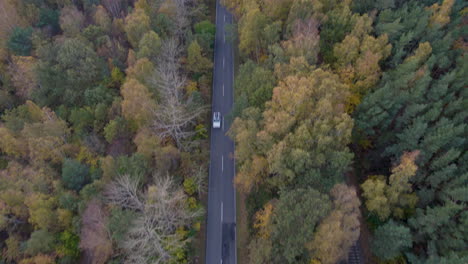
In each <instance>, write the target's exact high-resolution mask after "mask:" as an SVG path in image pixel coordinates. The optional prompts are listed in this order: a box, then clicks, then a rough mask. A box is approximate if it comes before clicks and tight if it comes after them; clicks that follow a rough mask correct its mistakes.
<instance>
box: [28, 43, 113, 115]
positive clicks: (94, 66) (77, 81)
mask: <svg viewBox="0 0 468 264" xmlns="http://www.w3.org/2000/svg"><path fill="white" fill-rule="evenodd" d="M39 54H40V57H41V62H40V63H39V66H38V77H39V81H40V83H41V85H40V88H39V89H37V90H36V91H34V92H33V97H34V98H35V99H36V100H37V101H38V102H39V103H40V104H42V105H49V106H56V105H59V104H61V103H63V104H66V105H68V106H75V105H81V104H82V102H83V101H84V100H83V99H84V95H85V92H86V90H87V89H89V88H92V87H94V85H95V84H96V83H97V81H98V79H99V78H102V77H103V76H104V74H105V70H104V66H105V65H104V64H103V61H102V60H101V59H100V58H99V57H98V56H97V54H96V53H95V52H94V50H93V49H92V47H91V46H90V45H89V43H87V42H85V41H83V40H81V39H78V38H75V39H65V41H63V43H60V44H59V43H56V44H54V45H52V46H44V47H42V49H41V50H39Z"/></svg>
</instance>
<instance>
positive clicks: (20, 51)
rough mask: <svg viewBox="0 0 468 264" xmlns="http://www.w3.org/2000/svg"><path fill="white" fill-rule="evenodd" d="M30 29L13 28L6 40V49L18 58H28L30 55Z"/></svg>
mask: <svg viewBox="0 0 468 264" xmlns="http://www.w3.org/2000/svg"><path fill="white" fill-rule="evenodd" d="M32 32H33V30H32V28H30V27H29V28H21V27H15V28H14V29H13V31H12V33H11V35H10V38H9V39H8V48H9V49H10V50H11V51H12V52H13V54H15V55H18V56H29V55H30V54H31V49H32V42H31V35H32Z"/></svg>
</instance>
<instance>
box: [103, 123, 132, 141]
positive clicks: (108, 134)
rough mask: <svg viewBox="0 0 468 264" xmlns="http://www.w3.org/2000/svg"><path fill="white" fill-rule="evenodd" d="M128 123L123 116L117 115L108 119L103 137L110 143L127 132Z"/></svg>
mask: <svg viewBox="0 0 468 264" xmlns="http://www.w3.org/2000/svg"><path fill="white" fill-rule="evenodd" d="M128 130H129V128H128V124H127V121H126V120H125V118H122V117H118V118H116V119H113V120H111V121H109V123H108V124H107V125H106V126H105V127H104V138H105V139H106V140H107V142H109V143H111V142H112V141H114V140H115V139H117V138H118V137H121V136H125V134H127V133H128Z"/></svg>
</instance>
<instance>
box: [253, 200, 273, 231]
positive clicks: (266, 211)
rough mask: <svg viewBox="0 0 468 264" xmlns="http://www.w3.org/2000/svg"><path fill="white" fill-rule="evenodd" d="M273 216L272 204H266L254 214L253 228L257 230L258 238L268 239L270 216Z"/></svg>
mask: <svg viewBox="0 0 468 264" xmlns="http://www.w3.org/2000/svg"><path fill="white" fill-rule="evenodd" d="M272 215H273V204H272V203H271V202H270V203H267V204H266V205H265V206H264V207H263V209H261V210H259V211H257V212H256V213H255V216H254V218H255V220H254V224H253V226H254V228H256V229H257V230H258V236H259V237H261V238H263V239H266V238H269V237H270V229H269V227H270V224H271V216H272Z"/></svg>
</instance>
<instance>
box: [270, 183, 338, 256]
mask: <svg viewBox="0 0 468 264" xmlns="http://www.w3.org/2000/svg"><path fill="white" fill-rule="evenodd" d="M330 208H331V205H330V201H329V199H328V197H327V196H326V195H323V194H320V193H319V192H318V191H316V190H314V189H312V188H308V189H301V188H298V189H295V190H292V191H287V192H284V193H283V194H282V195H281V196H280V198H279V200H278V204H277V206H276V208H275V211H274V215H273V216H272V220H271V225H272V230H271V241H272V259H273V260H274V262H277V263H279V262H283V263H296V262H297V260H298V259H301V258H304V256H303V254H304V249H305V244H306V242H307V241H308V240H309V239H310V237H312V235H313V233H314V230H315V229H316V227H317V225H318V223H319V222H320V220H321V219H322V218H323V217H325V216H326V215H327V214H328V212H329V211H330ZM287 234H294V235H287Z"/></svg>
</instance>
